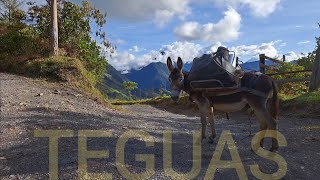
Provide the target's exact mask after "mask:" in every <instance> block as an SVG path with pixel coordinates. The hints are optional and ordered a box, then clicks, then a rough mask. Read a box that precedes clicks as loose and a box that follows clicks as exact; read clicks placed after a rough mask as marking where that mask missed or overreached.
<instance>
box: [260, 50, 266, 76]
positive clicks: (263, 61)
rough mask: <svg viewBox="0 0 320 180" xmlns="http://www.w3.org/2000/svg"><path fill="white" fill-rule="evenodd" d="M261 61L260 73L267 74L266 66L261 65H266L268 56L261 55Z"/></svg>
mask: <svg viewBox="0 0 320 180" xmlns="http://www.w3.org/2000/svg"><path fill="white" fill-rule="evenodd" d="M259 59H260V61H259V62H260V63H259V67H260V72H261V73H263V74H265V73H266V68H265V66H263V67H262V66H261V64H263V65H266V56H265V54H260V55H259Z"/></svg>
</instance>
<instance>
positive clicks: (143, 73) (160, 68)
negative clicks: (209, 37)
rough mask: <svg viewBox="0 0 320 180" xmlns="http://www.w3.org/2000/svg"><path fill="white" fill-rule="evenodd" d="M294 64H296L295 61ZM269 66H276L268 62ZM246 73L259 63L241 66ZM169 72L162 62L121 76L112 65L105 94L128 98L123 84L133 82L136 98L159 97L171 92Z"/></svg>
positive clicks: (107, 76)
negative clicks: (136, 85) (161, 92)
mask: <svg viewBox="0 0 320 180" xmlns="http://www.w3.org/2000/svg"><path fill="white" fill-rule="evenodd" d="M292 63H296V61H293V62H292ZM266 64H267V65H274V63H273V62H270V61H267V62H266ZM240 66H241V67H242V69H243V70H244V71H259V61H253V62H247V63H243V64H241V65H240ZM191 67H192V63H189V64H185V65H184V70H185V71H190V69H191ZM168 76H169V71H168V69H167V65H166V64H164V63H161V62H157V63H151V64H149V65H148V66H146V67H144V68H141V69H140V70H133V71H131V72H130V73H128V74H121V73H120V72H119V71H117V70H116V69H115V68H113V67H112V66H111V65H109V66H108V67H107V73H106V75H105V81H104V82H105V83H104V84H103V85H102V89H103V90H104V92H105V93H106V94H107V95H108V96H109V97H111V98H127V92H126V91H125V90H124V89H123V87H122V83H123V82H125V81H133V82H136V83H138V89H137V90H135V91H134V92H132V94H133V95H134V96H135V97H136V98H149V97H154V96H157V95H159V93H160V91H163V90H164V89H166V90H169V81H168Z"/></svg>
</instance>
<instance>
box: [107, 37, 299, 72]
mask: <svg viewBox="0 0 320 180" xmlns="http://www.w3.org/2000/svg"><path fill="white" fill-rule="evenodd" d="M283 43H284V42H283V41H281V40H277V41H271V42H269V43H262V44H259V45H240V46H234V47H229V49H230V50H232V51H235V52H236V55H237V56H238V57H239V58H240V60H241V61H243V62H247V61H257V60H258V59H259V54H266V55H267V56H269V57H273V58H277V59H281V58H282V55H283V54H285V55H286V60H287V61H292V60H297V59H299V58H300V57H303V55H301V54H298V53H295V52H287V53H284V52H282V51H281V50H280V49H281V45H282V44H283ZM219 46H222V44H221V43H219V42H218V43H216V44H214V45H211V46H209V47H202V46H201V45H199V44H195V43H190V42H174V43H172V44H169V45H164V46H162V48H161V49H160V50H159V51H154V50H153V51H150V52H148V53H146V54H144V55H141V56H135V55H133V54H132V53H130V52H128V51H124V52H116V53H115V54H114V55H113V58H111V59H110V60H109V61H108V62H109V63H110V64H111V65H112V66H114V67H115V68H116V69H117V70H119V71H122V72H124V73H126V72H129V71H130V70H132V69H140V68H142V67H145V66H147V65H148V64H150V63H152V62H162V63H166V60H167V57H168V56H170V57H171V58H172V60H173V61H176V60H177V59H178V57H181V58H182V59H183V61H184V62H185V63H190V62H192V61H193V59H194V58H195V57H199V56H201V55H202V54H205V53H206V54H208V53H212V52H215V51H216V50H217V48H218V47H219ZM161 52H165V53H164V54H162V53H161Z"/></svg>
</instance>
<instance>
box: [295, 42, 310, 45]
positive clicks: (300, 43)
mask: <svg viewBox="0 0 320 180" xmlns="http://www.w3.org/2000/svg"><path fill="white" fill-rule="evenodd" d="M309 43H310V41H300V42H298V43H297V44H298V45H303V44H309Z"/></svg>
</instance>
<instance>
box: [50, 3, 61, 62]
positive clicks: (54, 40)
mask: <svg viewBox="0 0 320 180" xmlns="http://www.w3.org/2000/svg"><path fill="white" fill-rule="evenodd" d="M58 34H59V33H58V12H57V0H51V53H52V55H54V56H57V55H58V54H59V35H58Z"/></svg>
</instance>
